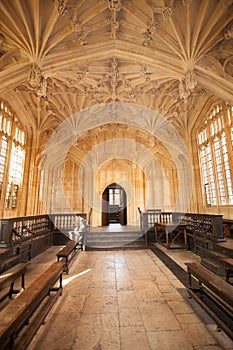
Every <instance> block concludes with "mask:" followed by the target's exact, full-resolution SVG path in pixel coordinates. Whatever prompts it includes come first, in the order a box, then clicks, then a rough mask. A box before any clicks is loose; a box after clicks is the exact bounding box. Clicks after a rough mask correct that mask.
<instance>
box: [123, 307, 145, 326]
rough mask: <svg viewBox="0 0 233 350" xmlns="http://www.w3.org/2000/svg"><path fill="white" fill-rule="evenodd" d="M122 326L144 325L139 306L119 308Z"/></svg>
mask: <svg viewBox="0 0 233 350" xmlns="http://www.w3.org/2000/svg"><path fill="white" fill-rule="evenodd" d="M119 320H120V327H128V326H142V325H143V323H142V317H141V313H140V311H139V309H138V308H125V309H120V310H119Z"/></svg>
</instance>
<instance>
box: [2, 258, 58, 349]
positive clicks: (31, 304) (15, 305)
mask: <svg viewBox="0 0 233 350" xmlns="http://www.w3.org/2000/svg"><path fill="white" fill-rule="evenodd" d="M62 273H63V263H62V262H54V263H53V264H52V265H51V266H50V267H49V268H48V269H47V270H46V271H45V272H44V273H43V274H42V275H41V276H39V277H38V278H37V279H36V280H35V281H34V282H33V283H32V284H30V285H29V286H28V287H27V288H26V289H25V290H24V291H22V292H21V293H20V294H19V295H18V296H17V298H15V299H13V300H12V302H11V303H9V304H8V305H6V306H5V308H4V309H3V310H2V311H1V322H0V344H1V349H10V350H13V349H17V350H20V349H22V350H25V349H26V348H27V346H28V345H29V343H30V342H31V340H32V339H33V337H34V335H35V334H36V332H37V330H38V329H39V327H40V326H41V324H42V323H43V322H44V319H45V317H46V315H47V314H48V312H49V310H50V309H51V308H52V306H53V305H54V303H55V301H56V300H57V298H58V296H59V295H61V294H62ZM51 292H55V293H51Z"/></svg>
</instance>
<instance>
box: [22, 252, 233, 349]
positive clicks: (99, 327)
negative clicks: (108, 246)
mask: <svg viewBox="0 0 233 350" xmlns="http://www.w3.org/2000/svg"><path fill="white" fill-rule="evenodd" d="M59 249H61V247H51V248H50V249H48V250H47V251H46V252H44V253H42V254H40V255H39V256H37V257H36V258H34V259H33V260H32V261H31V263H30V266H29V272H28V277H29V276H32V275H33V278H35V277H36V276H38V275H39V274H40V273H41V272H42V271H43V270H44V269H45V268H47V266H48V265H49V264H50V263H52V262H53V261H56V259H55V258H56V252H57V251H58V250H59ZM161 249H163V250H164V251H165V252H167V253H169V254H170V256H171V257H172V259H174V261H176V262H177V263H178V264H179V265H180V266H181V267H182V268H185V265H184V263H185V262H187V261H194V260H195V261H197V260H198V259H199V257H198V256H196V255H195V254H193V253H191V252H187V251H183V250H180V251H177V250H176V251H169V252H168V251H166V249H165V248H161ZM32 272H33V273H32ZM26 278H27V276H26ZM63 286H64V289H63V294H62V296H61V297H60V298H59V299H58V301H57V302H56V304H55V306H54V307H53V309H52V311H51V312H50V314H49V315H48V316H47V318H46V320H45V323H44V324H43V325H42V326H41V327H40V329H39V331H38V333H37V335H36V336H35V338H34V339H33V341H32V343H31V344H30V346H29V350H42V349H43V350H44V349H49V350H220V349H224V350H233V342H232V341H231V340H230V339H229V338H228V337H227V336H226V334H225V333H224V332H217V330H216V325H215V324H214V322H213V321H212V320H211V319H210V318H209V316H208V315H206V313H205V312H204V311H203V310H202V309H201V308H200V307H199V306H198V305H197V303H196V302H195V300H193V299H189V298H188V295H187V292H186V288H185V286H184V284H182V283H181V281H180V280H179V279H178V278H177V277H176V276H175V275H174V274H173V273H172V272H171V271H170V270H169V269H168V267H167V266H165V264H164V263H163V262H162V261H161V260H160V259H159V257H157V256H156V255H155V254H154V253H153V252H152V250H151V249H146V250H116V251H82V252H80V253H79V254H78V255H76V257H74V259H73V261H72V263H71V265H70V272H69V275H64V276H63Z"/></svg>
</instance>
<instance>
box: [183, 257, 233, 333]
mask: <svg viewBox="0 0 233 350" xmlns="http://www.w3.org/2000/svg"><path fill="white" fill-rule="evenodd" d="M186 265H187V272H188V278H189V288H188V293H189V294H190V296H192V297H193V298H194V299H195V300H196V301H197V302H198V303H199V304H200V305H201V306H202V307H203V308H204V309H205V310H206V311H207V313H208V314H209V315H210V316H211V317H212V318H213V320H214V321H215V322H216V324H217V325H218V326H219V328H220V329H223V330H224V331H225V332H226V333H227V334H228V335H229V337H230V338H231V339H233V321H232V320H233V286H232V285H231V284H229V283H227V282H226V281H225V280H224V279H223V278H222V277H220V276H218V275H216V274H215V273H214V272H212V271H210V270H208V269H207V268H205V267H204V266H202V265H201V264H199V263H186Z"/></svg>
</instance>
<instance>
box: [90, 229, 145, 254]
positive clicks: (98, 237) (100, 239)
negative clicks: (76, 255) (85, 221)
mask: <svg viewBox="0 0 233 350" xmlns="http://www.w3.org/2000/svg"><path fill="white" fill-rule="evenodd" d="M146 248H147V246H146V242H145V240H144V237H143V232H142V231H140V230H138V231H124V232H122V231H119V232H117V231H116V232H115V231H114V232H109V231H106V232H98V231H96V232H95V231H90V232H88V235H87V241H86V248H85V249H86V250H117V249H121V250H122V249H146Z"/></svg>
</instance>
